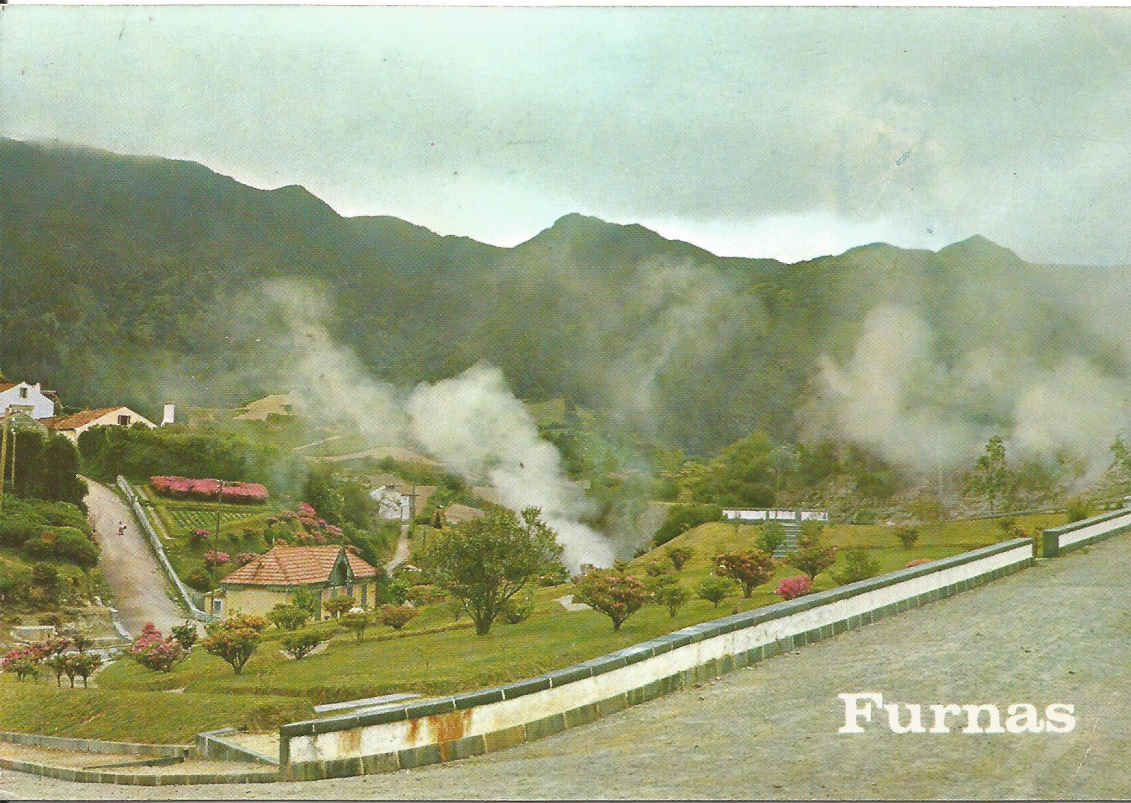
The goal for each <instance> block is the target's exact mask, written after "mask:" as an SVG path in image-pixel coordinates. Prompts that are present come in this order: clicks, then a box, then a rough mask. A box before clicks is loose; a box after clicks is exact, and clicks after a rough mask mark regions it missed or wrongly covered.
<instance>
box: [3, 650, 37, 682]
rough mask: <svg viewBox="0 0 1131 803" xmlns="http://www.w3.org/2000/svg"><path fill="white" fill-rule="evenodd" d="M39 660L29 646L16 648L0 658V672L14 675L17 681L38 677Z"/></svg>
mask: <svg viewBox="0 0 1131 803" xmlns="http://www.w3.org/2000/svg"><path fill="white" fill-rule="evenodd" d="M40 658H41V656H40V655H38V654H37V653H36V652H35V650H33V649H32V648H31V647H30V646H24V647H16V648H15V649H14V650H9V651H8V652H7V653H5V654H4V657H3V658H0V671H4V672H13V673H15V675H16V680H18V681H20V680H23V679H24V678H28V677H32V678H34V677H38V676H39V661H40Z"/></svg>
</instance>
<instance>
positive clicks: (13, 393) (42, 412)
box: [0, 382, 58, 420]
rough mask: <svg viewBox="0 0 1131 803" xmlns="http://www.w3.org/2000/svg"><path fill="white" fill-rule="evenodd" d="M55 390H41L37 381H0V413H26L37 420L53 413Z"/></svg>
mask: <svg viewBox="0 0 1131 803" xmlns="http://www.w3.org/2000/svg"><path fill="white" fill-rule="evenodd" d="M57 400H58V399H57V398H56V396H55V392H54V391H51V390H47V391H45V390H43V389H42V388H41V387H40V386H39V383H38V382H36V383H35V384H34V385H33V384H31V383H30V382H0V415H5V414H7V413H8V412H20V413H26V414H27V415H28V416H30V417H32V418H34V419H36V420H39V419H41V418H50V417H51V416H53V415H55V402H56V401H57Z"/></svg>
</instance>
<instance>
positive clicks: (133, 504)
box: [118, 474, 215, 622]
mask: <svg viewBox="0 0 1131 803" xmlns="http://www.w3.org/2000/svg"><path fill="white" fill-rule="evenodd" d="M118 487H119V488H120V489H121V491H122V493H123V494H125V495H126V500H127V501H128V502H129V503H130V508H131V509H132V510H133V513H134V518H136V519H137V521H138V524H140V525H141V531H142V532H143V533H145V536H146V539H147V540H148V541H149V545H150V546H151V547H152V548H153V553H154V554H155V555H156V556H157V561H158V562H159V563H160V564H161V567H162V568H163V569H164V570H165V576H166V577H168V578H169V582H171V583H172V584H173V586H174V587H175V588H176V589H177V592H178V593H179V594H180V595H181V600H182V601H183V602H184V603H185V606H186V607H187V608H188V610H189V614H190V615H191V616H192V618H193V619H196V620H198V621H201V622H211V621H212V620H213V619H214V618H215V617H213V616H211V615H210V614H207V613H205V612H204V611H202V610H201V609H200V606H201V605H202V604H203V603H204V595H203V594H201V593H200V592H199V591H194V590H193V589H191V588H189V587H188V586H186V585H185V584H184V583H182V582H181V578H180V577H178V576H177V573H176V571H174V570H173V564H171V563H170V562H169V556H168V555H166V554H165V546H164V545H163V544H162V543H161V539H160V538H159V537H158V536H157V532H156V531H155V530H154V529H153V524H152V523H150V521H149V516H147V515H146V513H145V510H144V509H142V506H141V502H139V501H138V498H137V494H135V493H134V489H133V488H131V487H130V484H129V482H127V481H126V478H125V477H123V476H122V475H121V474H119V475H118Z"/></svg>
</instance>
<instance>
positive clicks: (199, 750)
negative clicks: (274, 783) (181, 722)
mask: <svg viewBox="0 0 1131 803" xmlns="http://www.w3.org/2000/svg"><path fill="white" fill-rule="evenodd" d="M235 732H236V729H235V728H221V729H219V730H214V731H206V732H205V733H198V734H197V735H196V756H197V758H207V759H212V760H215V761H243V762H253V763H256V764H270V765H272V766H278V765H279V760H278V759H277V758H272V757H271V756H267V755H264V754H263V753H259V752H256V751H255V750H252V749H251V748H249V747H244V746H243V745H242V744H236V743H235V742H232V741H229V740H227V739H225V738H224V737H225V736H227V735H229V734H232V733H235Z"/></svg>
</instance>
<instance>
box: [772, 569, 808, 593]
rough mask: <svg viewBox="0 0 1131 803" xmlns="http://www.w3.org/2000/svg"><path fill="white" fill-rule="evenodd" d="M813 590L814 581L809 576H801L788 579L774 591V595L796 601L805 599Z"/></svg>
mask: <svg viewBox="0 0 1131 803" xmlns="http://www.w3.org/2000/svg"><path fill="white" fill-rule="evenodd" d="M812 590H813V581H812V580H811V579H810V578H809V576H808V575H804V574H799V575H797V576H796V577H786V578H785V579H783V580H782V581H781V582H780V583H778V587H777V588H776V589H774V593H775V594H777V595H778V596H780V597H781V598H782V599H795V598H797V597H803V596H805V595H806V594H808V593H809V592H810V591H812Z"/></svg>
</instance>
